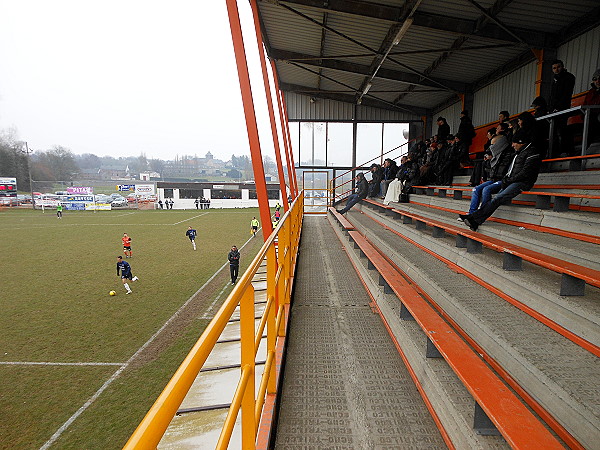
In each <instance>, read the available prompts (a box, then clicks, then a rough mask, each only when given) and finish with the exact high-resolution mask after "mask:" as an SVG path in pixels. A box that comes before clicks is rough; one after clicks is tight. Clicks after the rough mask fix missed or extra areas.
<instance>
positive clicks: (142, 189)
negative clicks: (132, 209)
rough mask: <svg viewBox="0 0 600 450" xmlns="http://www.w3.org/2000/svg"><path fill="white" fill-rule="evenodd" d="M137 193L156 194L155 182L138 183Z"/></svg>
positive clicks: (136, 186)
mask: <svg viewBox="0 0 600 450" xmlns="http://www.w3.org/2000/svg"><path fill="white" fill-rule="evenodd" d="M135 195H154V185H153V184H136V185H135Z"/></svg>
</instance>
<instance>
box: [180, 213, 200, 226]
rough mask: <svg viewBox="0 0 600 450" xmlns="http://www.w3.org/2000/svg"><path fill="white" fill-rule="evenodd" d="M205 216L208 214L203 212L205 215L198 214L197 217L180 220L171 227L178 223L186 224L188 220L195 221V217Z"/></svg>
mask: <svg viewBox="0 0 600 450" xmlns="http://www.w3.org/2000/svg"><path fill="white" fill-rule="evenodd" d="M206 214H208V213H207V212H205V213H202V214H198V215H197V216H194V217H190V218H189V219H185V220H181V221H179V222H175V223H174V224H173V225H179V224H180V223H183V222H187V221H188V220H192V219H195V218H196V217H200V216H204V215H206Z"/></svg>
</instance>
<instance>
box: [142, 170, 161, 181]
mask: <svg viewBox="0 0 600 450" xmlns="http://www.w3.org/2000/svg"><path fill="white" fill-rule="evenodd" d="M151 178H154V179H157V178H160V173H158V172H141V173H140V181H150V179H151Z"/></svg>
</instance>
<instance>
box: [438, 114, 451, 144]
mask: <svg viewBox="0 0 600 450" xmlns="http://www.w3.org/2000/svg"><path fill="white" fill-rule="evenodd" d="M437 124H438V132H437V137H438V139H439V140H440V141H445V140H446V138H447V136H448V135H449V134H450V125H448V122H446V119H445V118H444V117H438V119H437Z"/></svg>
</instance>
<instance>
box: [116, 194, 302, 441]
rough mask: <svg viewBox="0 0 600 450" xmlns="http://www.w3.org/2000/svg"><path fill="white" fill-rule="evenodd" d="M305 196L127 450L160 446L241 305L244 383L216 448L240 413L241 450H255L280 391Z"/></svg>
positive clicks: (271, 238) (228, 435)
mask: <svg viewBox="0 0 600 450" xmlns="http://www.w3.org/2000/svg"><path fill="white" fill-rule="evenodd" d="M303 194H304V193H300V195H299V196H298V197H297V198H296V200H295V201H294V203H292V205H291V207H290V209H289V210H288V211H287V212H286V213H285V214H284V215H283V217H282V218H281V220H280V221H279V225H278V226H277V228H276V229H275V230H274V231H273V233H271V235H270V236H269V237H268V239H267V240H266V241H265V243H264V245H263V246H262V247H261V249H260V251H259V252H258V254H257V255H256V257H255V258H254V260H253V261H252V263H251V264H250V267H248V269H247V270H246V271H245V272H244V274H243V275H242V278H241V279H240V281H239V282H238V284H237V286H236V287H235V288H234V290H233V291H232V292H231V294H230V295H229V297H228V298H227V299H226V300H225V302H224V303H223V305H222V306H221V308H220V309H219V311H218V312H217V314H216V315H215V317H214V318H213V320H212V321H211V322H210V323H209V324H208V326H207V327H206V329H205V330H204V332H203V333H202V336H200V339H198V341H197V342H196V344H195V345H194V347H193V348H192V350H191V351H190V352H189V354H188V355H187V357H186V358H185V360H184V361H183V363H182V364H181V366H180V367H179V368H178V369H177V371H176V372H175V374H174V375H173V377H172V378H171V380H170V381H169V383H168V384H167V386H166V387H165V389H164V390H163V392H162V393H161V394H160V396H159V397H158V399H157V400H156V402H155V403H154V405H152V407H151V408H150V410H149V411H148V413H147V414H146V416H145V417H144V419H143V420H142V422H141V423H140V424H139V426H138V427H137V429H136V430H135V432H134V433H133V434H132V435H131V437H130V438H129V441H128V442H127V444H125V447H124V448H125V449H128V450H130V449H148V448H156V447H157V445H158V444H159V442H160V440H161V438H162V436H163V434H164V433H165V431H166V430H167V428H168V426H169V424H170V423H171V420H172V419H173V417H174V416H175V414H176V413H177V410H178V409H179V407H180V405H181V403H182V402H183V400H184V398H185V396H186V395H187V392H188V391H189V389H190V387H191V386H192V384H193V383H194V380H195V379H196V377H197V376H198V374H199V373H200V370H201V369H202V366H203V365H204V363H205V362H206V360H207V358H208V357H209V355H210V353H211V352H212V350H213V349H214V347H215V344H216V343H217V340H218V339H219V336H220V335H221V333H222V331H223V330H224V328H225V326H226V325H227V322H228V321H229V320H230V318H231V316H232V314H233V312H234V311H235V309H236V307H237V306H238V305H239V306H240V338H241V370H240V380H239V383H238V386H237V389H236V391H235V394H234V397H233V399H232V403H231V406H230V407H229V413H228V415H227V418H226V419H225V422H224V425H223V429H222V431H221V435H220V437H219V441H218V443H217V447H216V448H218V449H225V448H227V446H228V444H229V441H230V439H231V434H232V431H233V427H234V425H235V421H236V419H237V416H238V414H239V413H240V411H241V414H242V420H241V426H242V428H241V433H242V448H244V449H253V448H255V442H256V436H257V432H258V425H259V423H260V417H261V414H262V409H263V405H264V403H265V397H266V396H267V395H268V394H275V393H276V392H277V383H276V381H277V380H276V377H277V373H276V365H277V364H279V363H280V361H278V360H277V357H276V350H275V349H276V345H277V340H278V339H285V330H286V324H287V320H288V316H287V313H286V311H288V310H289V308H287V306H288V305H289V302H290V297H291V291H292V281H293V276H294V272H295V268H296V259H297V255H298V246H299V242H300V232H301V229H302V219H303V210H304V195H303ZM265 260H266V264H267V304H266V306H265V311H264V313H263V317H262V318H261V321H260V324H259V326H258V329H257V330H255V319H254V313H255V311H254V287H253V286H252V279H253V277H254V276H255V275H256V273H257V271H258V269H259V268H260V267H261V265H262V263H263V261H265ZM265 328H266V329H267V359H266V363H265V367H264V372H263V376H262V379H261V382H260V385H259V389H258V394H257V396H255V360H256V354H257V351H258V346H259V344H260V339H261V336H262V335H263V332H264V329H265Z"/></svg>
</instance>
